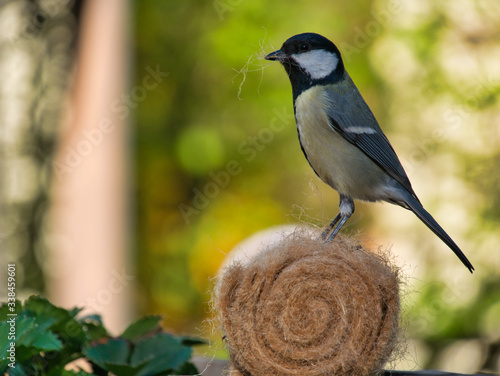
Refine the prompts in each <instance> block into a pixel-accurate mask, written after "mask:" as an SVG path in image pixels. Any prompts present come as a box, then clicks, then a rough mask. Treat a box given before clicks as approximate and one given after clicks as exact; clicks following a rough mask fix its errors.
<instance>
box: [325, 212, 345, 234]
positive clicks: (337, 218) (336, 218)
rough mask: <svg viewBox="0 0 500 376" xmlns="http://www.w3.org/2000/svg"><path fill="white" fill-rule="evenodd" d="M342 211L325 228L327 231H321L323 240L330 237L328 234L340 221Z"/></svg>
mask: <svg viewBox="0 0 500 376" xmlns="http://www.w3.org/2000/svg"><path fill="white" fill-rule="evenodd" d="M340 218H341V217H340V213H339V214H337V216H336V217H335V218H334V220H333V221H332V223H330V224H329V225H328V227H327V228H326V229H325V231H323V232H322V233H321V239H322V240H326V238H327V237H328V234H329V233H330V231H332V228H333V226H335V225H336V224H337V222H338V221H340Z"/></svg>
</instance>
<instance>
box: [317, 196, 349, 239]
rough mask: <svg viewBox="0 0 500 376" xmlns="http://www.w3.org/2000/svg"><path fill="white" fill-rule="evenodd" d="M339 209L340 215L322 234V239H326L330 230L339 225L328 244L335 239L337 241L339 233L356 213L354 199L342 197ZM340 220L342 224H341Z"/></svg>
mask: <svg viewBox="0 0 500 376" xmlns="http://www.w3.org/2000/svg"><path fill="white" fill-rule="evenodd" d="M339 209H340V213H339V214H338V215H337V216H336V217H335V219H334V220H333V221H332V223H330V225H329V226H328V228H327V229H326V230H325V231H324V232H323V234H321V238H322V239H325V238H326V235H327V234H328V233H329V232H330V230H331V229H332V228H333V226H335V225H336V224H337V222H338V224H337V226H336V227H335V228H334V229H333V232H332V233H331V234H330V236H329V237H328V238H327V239H326V242H327V243H328V242H331V241H332V240H333V239H335V236H337V234H338V233H339V231H340V229H341V228H342V226H344V224H345V223H346V222H347V220H348V219H349V218H350V217H351V215H352V213H354V201H353V200H352V198H350V197H347V196H344V195H342V194H341V195H340V202H339ZM339 220H340V222H339Z"/></svg>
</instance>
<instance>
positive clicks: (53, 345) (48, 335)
mask: <svg viewBox="0 0 500 376" xmlns="http://www.w3.org/2000/svg"><path fill="white" fill-rule="evenodd" d="M33 347H35V348H37V349H39V350H41V351H58V350H60V349H61V348H62V343H61V341H59V339H57V336H56V335H55V334H54V333H52V332H44V333H41V335H40V336H39V337H37V338H36V339H35V340H34V341H33Z"/></svg>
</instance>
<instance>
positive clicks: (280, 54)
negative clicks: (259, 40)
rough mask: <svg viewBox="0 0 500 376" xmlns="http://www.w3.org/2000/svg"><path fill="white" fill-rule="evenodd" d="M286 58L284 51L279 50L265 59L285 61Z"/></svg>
mask: <svg viewBox="0 0 500 376" xmlns="http://www.w3.org/2000/svg"><path fill="white" fill-rule="evenodd" d="M285 58H286V54H285V53H284V52H283V51H281V50H278V51H274V52H271V53H270V54H269V55H267V56H266V57H265V58H264V59H266V60H278V61H283V60H285Z"/></svg>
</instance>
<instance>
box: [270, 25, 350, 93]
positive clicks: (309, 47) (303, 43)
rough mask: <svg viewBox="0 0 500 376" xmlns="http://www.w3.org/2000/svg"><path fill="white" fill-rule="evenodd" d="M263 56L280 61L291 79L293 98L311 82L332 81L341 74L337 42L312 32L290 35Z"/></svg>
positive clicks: (325, 82)
mask: <svg viewBox="0 0 500 376" xmlns="http://www.w3.org/2000/svg"><path fill="white" fill-rule="evenodd" d="M265 58H266V60H277V61H279V62H280V63H281V64H283V66H284V67H285V70H286V72H287V73H288V77H289V78H290V82H291V83H292V90H293V94H294V98H296V97H297V95H298V94H300V93H301V92H302V91H304V90H307V89H308V88H310V87H312V86H315V85H326V84H330V83H334V82H336V81H339V80H340V79H342V77H343V75H344V64H343V62H342V57H341V56H340V51H339V50H338V48H337V46H335V44H333V43H332V42H331V41H330V40H328V39H326V38H325V37H323V36H321V35H319V34H315V33H304V34H298V35H294V36H293V37H291V38H290V39H288V40H287V41H286V42H285V43H283V46H281V49H279V50H278V51H274V52H271V53H270V54H269V55H267V56H266V57H265Z"/></svg>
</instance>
